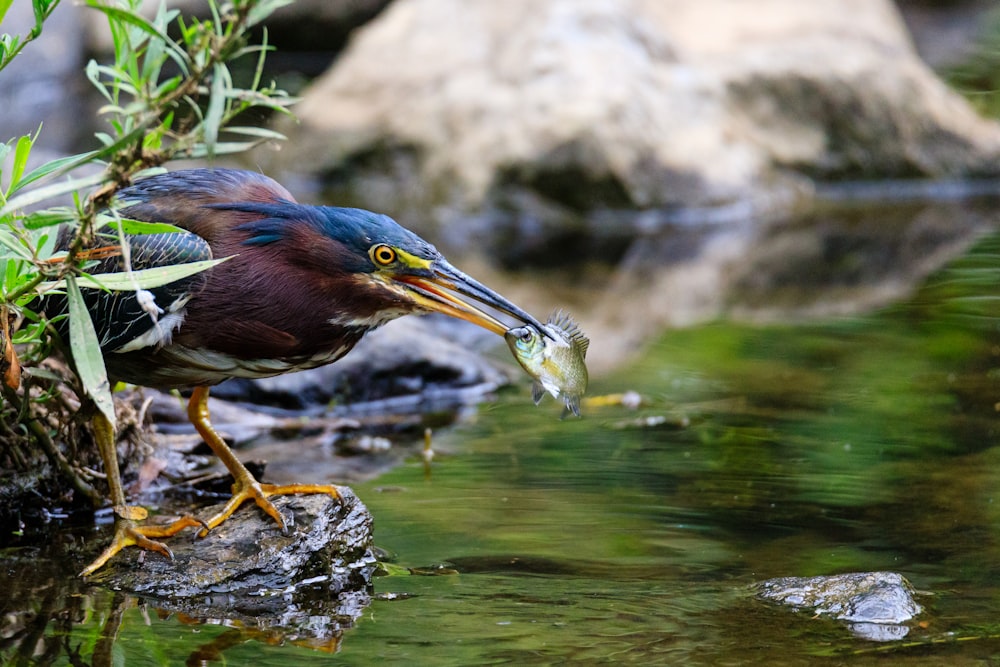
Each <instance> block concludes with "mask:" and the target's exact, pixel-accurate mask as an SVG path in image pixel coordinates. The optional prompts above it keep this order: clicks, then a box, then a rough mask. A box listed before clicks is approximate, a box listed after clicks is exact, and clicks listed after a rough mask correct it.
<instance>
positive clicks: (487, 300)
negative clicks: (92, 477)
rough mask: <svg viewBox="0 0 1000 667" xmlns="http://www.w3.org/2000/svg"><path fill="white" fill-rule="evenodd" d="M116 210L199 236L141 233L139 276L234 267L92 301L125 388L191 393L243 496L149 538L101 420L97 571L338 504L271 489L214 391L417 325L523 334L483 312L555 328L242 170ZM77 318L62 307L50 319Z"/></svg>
mask: <svg viewBox="0 0 1000 667" xmlns="http://www.w3.org/2000/svg"><path fill="white" fill-rule="evenodd" d="M118 199H119V201H120V202H121V204H122V206H123V208H122V209H121V214H122V215H123V216H124V217H126V218H129V219H134V220H142V221H147V222H166V223H170V224H173V225H175V226H177V227H179V228H181V229H183V230H185V231H183V232H174V233H166V234H153V235H144V236H130V237H128V238H127V242H128V246H129V248H128V250H129V253H128V254H129V264H130V266H131V268H133V269H142V268H148V267H153V266H160V265H166V264H177V263H183V262H191V261H198V260H204V259H209V258H211V257H217V258H221V257H229V258H230V259H229V260H228V261H225V262H222V263H221V264H218V265H216V266H214V267H212V268H211V269H209V270H207V271H204V272H202V273H199V274H196V275H194V276H191V277H189V278H186V279H184V280H179V281H177V282H174V283H171V284H169V285H165V286H163V287H159V288H156V289H153V290H150V292H151V294H152V296H153V297H154V298H155V301H156V303H155V305H153V306H151V305H150V303H148V300H147V302H143V300H142V299H141V298H140V292H111V293H109V292H104V291H101V290H96V289H91V290H85V292H84V294H85V301H86V303H87V306H88V310H89V311H90V314H91V318H92V319H93V321H94V326H95V329H96V330H97V334H98V338H99V340H100V342H101V348H102V352H103V353H104V358H105V363H106V366H107V369H108V375H109V377H110V378H111V379H112V381H124V382H128V383H132V384H136V385H142V386H148V387H156V388H180V387H193V392H192V394H191V397H190V400H189V402H188V416H189V418H190V420H191V422H192V423H193V424H194V426H195V428H196V429H197V431H198V433H199V434H200V435H201V437H202V438H204V440H205V442H206V443H207V444H208V446H209V447H211V449H212V451H213V452H214V453H215V454H216V455H217V456H218V457H219V458H220V459H221V460H222V462H223V463H224V464H225V466H226V467H227V468H228V469H229V472H230V473H231V474H232V476H233V478H234V480H235V482H234V484H233V496H232V498H231V499H230V500H229V502H228V503H227V504H226V505H225V507H224V508H223V509H222V510H221V511H220V512H219V513H217V514H216V515H215V516H213V517H211V518H209V519H208V520H207V521H198V520H195V519H194V518H192V517H183V518H181V519H179V520H177V521H175V522H174V523H172V524H170V525H168V526H164V527H152V526H142V525H140V524H139V520H140V519H141V518H143V517H144V516H145V514H144V511H143V510H142V509H141V508H136V507H129V506H128V505H127V503H126V498H125V495H124V491H123V489H122V484H121V479H120V473H119V469H118V462H117V453H116V448H115V434H114V433H113V430H112V428H111V425H110V422H108V421H107V420H106V419H102V418H101V417H98V418H97V419H96V420H95V437H96V440H97V441H98V448H99V451H100V454H101V457H102V458H103V461H104V465H105V471H106V473H107V478H108V486H109V492H110V496H111V501H112V503H113V504H114V506H115V532H114V537H113V538H112V541H111V544H110V545H109V546H108V547H107V549H105V550H104V552H103V553H102V554H101V555H100V556H99V557H98V558H97V559H96V560H95V561H94V562H93V563H91V564H90V565H89V566H88V567H87V568H86V569H84V571H83V572H82V573H81V574H83V575H88V574H91V573H93V572H94V571H96V570H97V569H98V568H100V567H101V566H102V565H104V564H105V563H106V562H107V561H108V560H109V559H110V558H111V557H113V556H114V555H115V554H117V553H118V552H119V551H120V550H121V549H123V548H125V547H127V546H133V545H134V546H139V547H141V548H145V549H149V550H153V551H157V552H159V553H162V554H164V555H165V556H167V557H171V553H170V550H169V549H168V548H167V547H166V545H164V544H163V543H162V542H159V541H156V538H162V537H167V536H170V535H173V534H175V533H177V532H178V531H180V530H182V529H183V528H186V527H189V526H190V527H193V526H199V525H200V526H202V530H201V531H200V533H199V534H200V535H205V534H206V533H207V531H208V530H211V529H212V528H214V527H216V526H218V525H219V524H221V523H222V522H223V521H225V520H226V519H227V518H229V516H230V515H231V514H232V513H233V512H234V511H235V510H236V509H237V508H238V507H239V506H240V505H241V504H242V503H243V502H245V501H247V500H251V499H252V500H254V501H255V502H256V503H257V505H259V506H260V507H261V508H262V509H263V510H264V511H265V512H266V513H267V514H269V515H270V516H271V517H273V518H274V520H275V521H276V522H277V523H278V525H279V527H281V528H282V530H284V529H285V521H284V519H283V518H282V516H281V514H280V513H279V512H278V510H277V509H276V508H275V506H274V505H273V504H272V503H271V501H270V500H269V497H271V496H275V495H281V494H298V493H326V494H330V495H332V496H335V497H337V496H338V494H337V490H336V488H335V487H333V486H329V485H317V484H289V485H283V486H275V485H270V484H262V483H260V482H258V481H257V480H256V479H255V478H254V477H253V475H252V474H251V473H250V472H249V471H248V470H247V468H246V467H245V466H244V465H243V464H242V463H241V462H240V461H239V459H238V458H237V457H236V456H235V454H233V452H232V451H231V450H230V449H229V447H228V446H227V445H226V444H225V442H223V440H222V438H221V437H220V436H219V434H218V433H217V432H216V431H215V430H214V429H213V428H212V425H211V423H210V421H209V411H208V392H209V387H210V386H212V385H214V384H217V383H219V382H222V381H223V380H226V379H228V378H233V377H245V378H257V377H267V376H273V375H279V374H282V373H287V372H290V371H298V370H303V369H307V368H315V367H317V366H322V365H325V364H329V363H331V362H333V361H336V360H337V359H339V358H340V357H342V356H343V355H345V354H347V353H348V352H349V351H350V350H351V348H352V347H354V345H355V344H356V343H357V342H358V341H359V340H360V339H361V337H362V336H364V335H365V333H367V332H369V331H371V330H373V329H375V328H376V327H378V326H380V325H382V324H384V323H386V322H388V321H389V320H392V319H394V318H397V317H400V316H401V315H406V314H409V313H417V314H419V313H428V312H432V311H437V312H441V313H445V314H447V315H451V316H453V317H457V318H461V319H464V320H468V321H470V322H473V323H475V324H478V325H479V326H482V327H484V328H486V329H488V330H489V331H492V332H494V333H496V334H500V335H503V333H504V332H505V331H506V330H507V329H508V328H509V327H508V326H506V325H505V324H503V323H501V322H500V321H499V320H498V319H496V318H495V317H494V316H492V315H490V314H488V313H487V312H485V311H483V310H481V309H480V308H479V307H477V306H476V305H473V304H472V303H471V302H470V300H473V301H477V302H479V303H481V304H484V305H486V306H489V307H491V308H493V309H495V310H496V311H498V312H502V313H506V314H507V315H510V316H511V317H513V318H515V319H517V320H519V321H521V322H523V323H526V324H531V325H534V326H536V327H539V328H540V329H541V324H540V323H539V322H538V321H537V320H535V319H534V318H533V317H532V316H531V315H529V314H528V313H526V312H525V311H523V310H522V309H520V308H519V307H517V306H516V305H514V304H513V303H511V302H510V301H508V300H507V299H505V298H504V297H502V296H500V295H499V294H497V293H496V292H494V291H492V290H490V289H489V288H487V287H486V286H484V285H482V284H481V283H479V282H477V281H475V280H473V279H472V278H470V277H469V276H467V275H466V274H464V273H462V272H461V271H459V270H458V269H456V268H455V267H454V266H452V265H451V264H449V263H448V261H447V260H446V259H445V258H444V257H443V256H442V255H441V254H440V253H439V252H438V251H437V250H436V249H435V248H434V246H432V245H431V244H429V243H427V242H426V241H424V240H423V239H421V238H420V237H419V236H417V235H416V234H414V233H413V232H410V231H409V230H407V229H404V228H403V227H401V226H400V225H399V224H397V223H396V222H395V221H394V220H392V219H391V218H389V217H387V216H385V215H380V214H377V213H372V212H370V211H365V210H361V209H356V208H338V207H331V206H308V205H303V204H299V203H297V202H296V201H295V200H294V199H293V198H292V196H291V195H290V194H289V193H288V191H287V190H285V188H283V187H282V186H281V185H279V184H278V183H276V182H275V181H273V180H271V179H270V178H267V177H265V176H262V175H260V174H256V173H252V172H248V171H237V170H228V169H193V170H186V171H177V172H173V173H165V174H161V175H156V176H150V177H148V178H145V179H142V180H139V181H137V182H136V183H135V184H134V185H132V186H130V187H128V188H125V189H124V190H122V191H121V192H120V193H119V196H118ZM112 242H113V241H109V243H112ZM123 267H124V260H123V258H122V257H109V258H106V259H104V260H102V266H99V267H97V268H96V269H93V271H94V272H95V273H97V272H102V271H116V270H122V269H123ZM147 296H148V294H147ZM463 297H464V298H463ZM64 307H65V302H64V301H63V302H62V304H57V305H56V306H54V307H53V306H48V307H46V312H50V313H51V312H58V311H59V310H61V309H62V308H64ZM62 326H65V325H62Z"/></svg>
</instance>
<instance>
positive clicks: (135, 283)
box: [38, 257, 229, 292]
mask: <svg viewBox="0 0 1000 667" xmlns="http://www.w3.org/2000/svg"><path fill="white" fill-rule="evenodd" d="M227 259H229V258H228V257H222V258H220V259H206V260H204V261H201V262H188V263H187V264H173V265H170V266H157V267H154V268H152V269H141V270H139V271H133V272H132V273H131V274H128V273H125V272H123V271H122V272H115V273H95V274H93V275H89V274H86V273H84V274H82V275H81V276H80V280H85V281H87V282H89V283H92V284H91V285H88V287H98V288H101V289H106V290H111V291H113V292H127V291H129V290H134V289H153V288H154V287H160V286H161V285H166V284H168V283H172V282H174V281H175V280H181V279H183V278H187V277H188V276H193V275H194V274H196V273H199V272H201V271H205V270H206V269H210V268H212V267H213V266H215V265H216V264H219V263H221V262H224V261H226V260H227ZM66 286H67V283H66V280H59V281H55V282H46V283H42V284H41V285H39V286H38V289H39V290H40V291H48V290H52V289H62V288H64V287H66Z"/></svg>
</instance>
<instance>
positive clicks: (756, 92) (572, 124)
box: [259, 0, 1000, 265]
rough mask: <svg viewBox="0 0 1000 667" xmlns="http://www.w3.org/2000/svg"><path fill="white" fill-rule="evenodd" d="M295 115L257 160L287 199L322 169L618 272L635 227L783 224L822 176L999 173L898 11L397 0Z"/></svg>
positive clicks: (338, 192) (884, 5)
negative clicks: (281, 138) (283, 186)
mask: <svg viewBox="0 0 1000 667" xmlns="http://www.w3.org/2000/svg"><path fill="white" fill-rule="evenodd" d="M296 113H297V115H298V116H299V119H300V123H299V124H297V125H296V124H293V123H290V122H289V123H287V124H286V125H284V126H283V127H282V129H283V130H284V131H286V132H288V133H289V134H290V135H291V143H290V145H285V146H283V147H281V149H280V150H279V151H277V152H274V153H271V154H270V155H265V154H263V153H262V154H261V155H260V157H259V159H260V160H261V161H262V162H264V163H265V164H267V163H268V161H270V164H269V165H268V166H269V167H270V170H271V171H272V172H276V173H275V175H278V176H279V177H280V178H283V179H285V180H286V182H290V183H291V184H292V187H293V188H294V187H295V186H296V185H297V184H303V183H308V182H309V180H308V179H309V178H311V177H312V176H313V175H318V180H314V181H313V185H314V186H316V187H321V188H324V189H325V190H326V194H327V195H328V197H329V198H331V199H332V200H334V201H337V202H338V203H346V204H351V205H359V206H365V207H370V208H375V209H377V210H382V211H385V212H387V213H390V214H392V215H394V216H395V217H397V218H398V219H400V221H401V222H403V223H404V224H407V225H409V226H413V227H415V228H417V229H419V230H420V231H422V232H424V233H426V234H429V235H430V236H432V237H433V238H435V239H446V240H447V243H448V244H449V246H450V247H449V249H452V250H455V249H458V250H464V249H467V248H469V247H472V246H479V247H482V248H484V249H485V251H486V252H487V253H489V254H491V255H493V256H495V257H498V258H499V259H500V260H501V261H505V262H510V263H514V262H525V261H527V262H536V263H545V264H548V265H551V264H552V263H558V262H559V261H560V258H565V259H564V261H566V260H569V261H576V260H579V259H580V257H581V255H587V256H591V257H597V258H601V259H609V260H615V259H618V257H619V256H620V255H621V253H623V252H624V250H625V248H627V246H628V242H629V241H630V240H631V239H632V238H634V236H635V235H636V234H637V233H647V232H650V231H656V230H657V229H659V228H662V227H664V226H668V225H676V224H687V223H694V224H696V225H701V224H704V223H705V222H722V223H731V222H738V221H741V220H745V219H747V218H749V217H751V216H759V215H762V214H777V213H782V212H786V211H788V210H790V209H792V208H793V207H794V206H795V205H796V204H797V203H799V202H802V201H803V200H805V201H808V200H809V199H810V198H811V196H812V187H813V183H814V182H815V181H816V180H830V179H833V180H841V179H869V178H886V177H891V178H946V177H961V176H968V175H995V174H996V173H997V172H998V170H1000V169H998V165H1000V162H998V160H997V157H998V155H1000V126H998V125H996V124H995V123H992V122H988V121H986V120H984V119H982V118H980V117H979V116H977V115H976V114H975V113H974V111H973V110H972V109H971V108H970V106H969V105H968V104H966V102H965V101H964V100H962V99H961V98H960V97H959V96H958V95H956V94H954V93H952V92H951V91H950V90H948V89H947V88H946V87H945V85H944V84H943V83H942V82H941V81H940V80H939V79H938V78H937V77H935V76H934V74H933V73H932V72H931V70H930V69H929V68H928V67H927V66H926V65H925V64H924V63H923V62H922V61H921V60H920V58H919V57H918V55H917V53H916V52H915V50H914V48H913V46H912V44H911V41H910V38H909V36H908V34H907V32H906V29H905V27H904V25H903V22H902V20H901V18H900V16H899V14H898V12H897V10H896V8H895V6H894V5H893V4H892V3H891V2H890V1H889V0H839V1H838V2H825V3H804V2H797V1H796V0H760V1H758V2H753V3H747V2H740V1H738V0H705V1H703V2H698V3H693V2H687V1H685V0H631V1H618V2H612V1H609V0H533V1H528V0H512V1H510V2H503V3H500V2H487V1H485V0H479V1H473V2H470V1H468V0H411V1H409V2H400V3H394V4H392V5H390V6H389V7H388V8H387V9H386V10H385V11H384V12H383V13H382V14H381V15H380V16H378V17H377V18H376V19H375V20H373V21H372V22H371V23H369V24H368V25H367V26H365V27H364V28H362V29H361V30H359V31H358V32H357V33H356V35H355V38H354V39H353V40H352V42H351V43H350V44H349V46H348V48H347V49H346V50H345V52H344V53H343V54H342V56H341V57H340V59H339V60H338V61H337V63H336V64H335V65H334V67H333V68H332V69H331V70H329V71H328V72H327V73H326V74H325V75H324V76H323V77H321V78H320V79H319V80H318V81H316V82H315V84H314V85H313V86H312V87H311V88H310V89H309V90H308V91H307V92H306V94H305V99H304V100H303V102H302V103H301V104H300V105H299V106H298V107H297V108H296ZM296 175H299V176H302V177H304V178H305V179H306V180H304V181H303V180H301V179H299V180H297V179H296V178H295V176H296ZM445 230H447V231H446V232H445Z"/></svg>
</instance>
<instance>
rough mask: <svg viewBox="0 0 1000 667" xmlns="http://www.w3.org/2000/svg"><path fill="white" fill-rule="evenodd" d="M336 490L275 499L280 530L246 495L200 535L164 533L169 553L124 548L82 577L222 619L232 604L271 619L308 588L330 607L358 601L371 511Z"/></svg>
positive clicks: (371, 562) (363, 589)
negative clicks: (285, 526)
mask: <svg viewBox="0 0 1000 667" xmlns="http://www.w3.org/2000/svg"><path fill="white" fill-rule="evenodd" d="M338 490H339V491H340V493H341V496H342V497H341V499H340V500H335V499H333V498H331V497H330V496H326V495H322V494H311V495H301V496H281V497H278V498H276V499H275V500H274V503H275V505H276V506H277V508H278V510H279V511H281V512H282V514H283V515H284V516H285V517H286V521H289V519H291V518H292V517H293V516H294V522H289V524H290V525H291V530H290V534H289V535H282V534H281V531H280V530H279V529H278V526H277V524H275V522H274V521H273V520H272V519H271V518H270V517H268V516H266V515H265V514H264V513H263V512H261V511H260V510H259V509H257V508H256V507H254V506H253V505H252V504H250V505H249V506H244V507H241V508H240V509H239V510H237V511H236V513H235V514H233V516H232V517H231V518H230V519H229V520H228V521H226V522H225V523H223V524H222V525H221V526H218V527H217V528H215V530H213V531H212V532H211V533H210V534H209V535H208V536H206V537H205V538H203V539H195V538H194V537H193V536H194V534H195V531H193V530H192V532H191V533H182V534H180V535H178V536H175V537H173V538H171V539H169V540H168V542H167V543H168V545H169V546H170V548H171V550H172V551H173V553H174V559H173V561H170V560H167V559H166V558H163V557H161V556H159V555H157V554H155V553H149V552H143V551H140V550H138V549H126V550H125V551H124V552H122V553H121V554H119V555H118V556H117V557H116V558H114V559H112V560H111V562H110V563H109V564H108V565H107V566H105V568H104V569H102V570H99V571H98V572H97V573H96V574H95V575H93V576H92V577H90V578H89V581H91V582H93V583H98V584H101V585H103V586H107V587H108V588H111V589H113V590H118V591H125V592H129V593H134V594H138V595H142V596H145V597H153V598H155V599H156V601H157V605H158V606H169V607H170V608H174V609H178V610H183V611H186V612H188V613H192V614H196V615H198V616H210V615H211V614H212V610H213V609H214V610H215V611H216V612H218V613H222V612H223V611H224V612H225V614H224V615H225V616H226V617H227V618H230V617H231V615H232V613H233V612H238V613H240V614H244V615H248V616H254V617H256V616H259V615H272V616H275V618H276V619H278V620H280V619H281V618H283V617H286V616H287V615H288V614H289V613H294V610H295V609H296V608H298V606H299V605H298V602H300V601H301V600H300V599H309V600H314V599H315V597H316V596H317V595H322V596H324V597H325V598H326V599H327V600H328V601H330V604H332V605H333V606H334V607H337V606H338V605H339V601H340V600H341V599H343V601H344V604H345V605H346V606H347V607H350V608H354V607H357V606H358V605H359V604H360V605H361V608H363V607H364V604H361V602H360V598H359V592H360V595H361V598H367V589H368V587H369V584H370V583H371V577H372V574H373V571H374V568H375V563H376V561H375V556H374V554H373V552H372V532H371V523H372V518H371V515H370V514H369V513H368V510H367V508H365V506H364V505H363V504H362V503H361V501H360V500H358V498H357V496H355V495H354V493H353V492H351V490H350V489H347V488H346V487H338ZM220 507H221V506H216V507H211V508H204V509H203V510H200V511H199V514H203V515H206V516H207V515H208V514H209V513H210V512H213V511H218V509H220ZM313 606H315V605H314V604H312V603H310V605H309V607H310V608H311V607H313ZM278 620H276V624H280V623H279V622H278Z"/></svg>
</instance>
